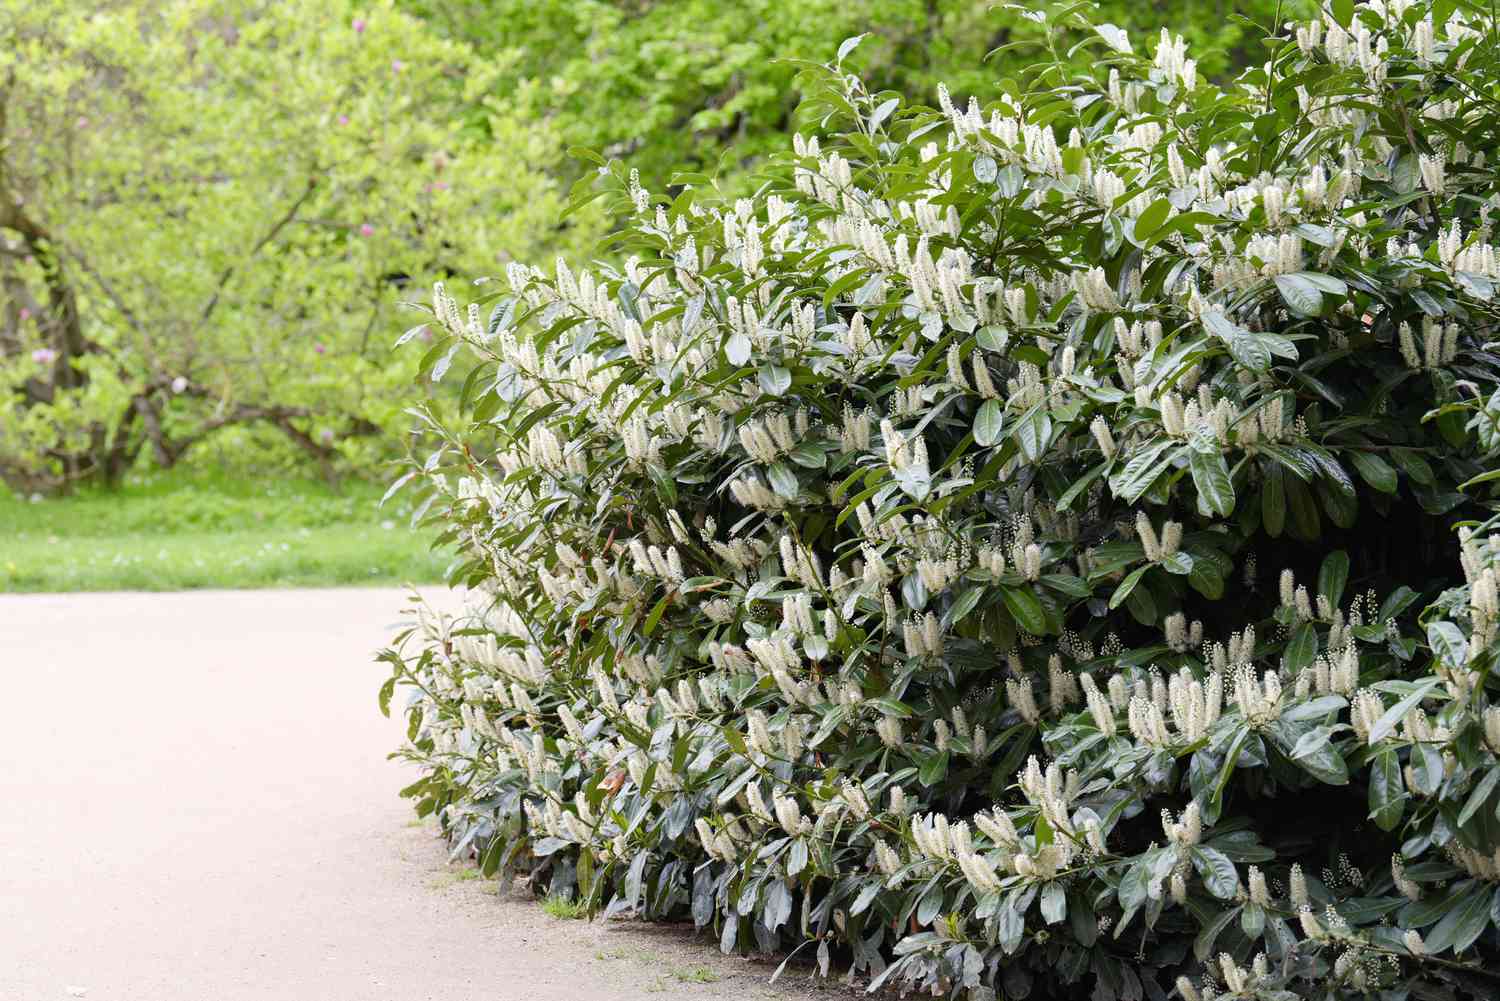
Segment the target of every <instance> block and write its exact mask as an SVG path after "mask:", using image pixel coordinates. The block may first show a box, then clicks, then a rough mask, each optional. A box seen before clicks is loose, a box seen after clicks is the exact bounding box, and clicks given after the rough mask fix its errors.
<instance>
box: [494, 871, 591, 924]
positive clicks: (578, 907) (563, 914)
mask: <svg viewBox="0 0 1500 1001" xmlns="http://www.w3.org/2000/svg"><path fill="white" fill-rule="evenodd" d="M474 871H475V872H476V873H477V872H478V871H479V870H477V869H476V870H474ZM542 910H543V911H545V912H546V913H547V914H548V915H549V916H551V917H554V918H557V919H558V920H559V921H577V920H578V919H579V918H583V917H587V916H588V908H587V907H585V906H584V905H583V904H582V903H580V902H579V901H577V900H571V899H569V898H568V897H563V896H551V897H548V898H547V899H546V900H543V901H542Z"/></svg>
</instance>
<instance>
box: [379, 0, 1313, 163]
mask: <svg viewBox="0 0 1500 1001" xmlns="http://www.w3.org/2000/svg"><path fill="white" fill-rule="evenodd" d="M403 6H404V7H405V9H407V10H409V11H412V12H413V13H416V14H419V15H420V16H422V17H424V18H426V19H427V20H429V21H430V22H431V23H432V24H433V25H434V26H435V27H437V28H438V29H439V30H441V31H443V32H445V33H447V34H448V35H450V36H451V37H455V38H461V39H463V40H465V41H467V42H469V43H471V44H472V45H473V46H474V47H475V48H476V49H479V50H480V51H483V52H486V53H492V54H494V56H495V57H496V59H497V61H498V62H500V63H501V64H502V65H503V66H504V70H503V71H502V73H501V74H500V76H499V77H497V82H498V83H500V84H501V86H502V87H503V88H505V89H506V90H507V91H508V92H509V93H510V94H511V95H513V97H514V98H515V99H516V100H518V101H520V102H521V103H522V104H523V105H524V106H526V107H528V108H530V109H532V110H533V112H534V113H535V114H536V116H537V117H538V118H542V117H546V118H549V119H550V120H552V121H555V123H556V125H557V129H558V132H559V134H560V135H561V137H562V138H563V140H564V141H565V142H566V143H568V144H569V145H574V146H583V147H587V148H589V149H596V150H601V151H603V152H605V153H606V155H608V156H611V157H617V158H621V159H623V160H624V161H626V162H627V163H628V164H629V165H630V166H632V167H635V168H637V169H639V170H640V171H641V174H642V177H643V179H644V181H645V182H646V183H647V184H648V185H662V184H665V183H666V182H667V181H668V180H669V179H670V178H671V177H672V175H673V174H675V173H677V172H678V171H682V170H688V171H713V170H716V169H717V168H719V167H720V166H721V165H722V166H723V167H724V168H725V173H726V175H728V182H729V184H730V185H731V186H732V187H745V186H748V184H749V183H750V180H751V177H750V174H749V172H748V171H747V170H746V169H745V168H747V167H748V166H749V165H750V164H752V163H753V162H756V161H758V160H759V159H761V158H763V157H764V156H765V155H766V154H768V153H771V152H775V151H779V150H781V149H784V148H785V147H786V144H787V142H788V141H789V138H790V132H791V130H792V127H793V125H794V123H795V121H796V114H795V112H796V109H797V105H798V99H799V95H798V91H797V89H796V87H795V85H794V78H795V76H796V73H797V66H796V61H797V60H813V61H816V62H824V61H827V60H829V59H831V58H833V55H834V51H835V49H837V47H838V44H839V42H840V41H841V40H842V39H844V38H848V37H850V36H852V35H856V34H860V33H868V34H869V37H868V38H866V40H865V42H864V43H863V44H862V45H861V46H860V48H859V54H858V57H857V58H856V59H855V60H854V63H855V64H856V65H857V66H858V67H859V68H860V71H861V73H862V75H863V76H864V78H865V80H866V81H867V83H868V84H869V86H870V87H871V89H873V90H877V91H878V90H886V89H890V90H896V91H899V92H901V93H902V94H905V95H908V96H911V97H914V98H919V99H926V100H932V99H934V96H935V92H936V91H935V89H936V87H937V84H938V83H939V82H942V83H944V84H946V85H947V86H948V88H949V89H950V90H951V91H952V92H953V93H954V95H955V96H957V97H958V98H959V99H960V100H966V99H967V98H968V97H969V96H970V95H973V96H976V97H978V98H979V99H980V100H987V99H991V98H993V97H995V96H996V95H997V94H999V92H1000V87H999V82H1000V80H1001V79H1002V78H1004V77H1007V76H1011V75H1014V74H1015V73H1016V71H1017V69H1018V67H1020V66H1022V65H1024V64H1025V63H1026V62H1027V61H1028V56H1027V53H1028V52H1030V53H1032V54H1034V52H1035V48H1034V46H1036V45H1042V44H1044V39H1045V32H1044V31H1042V30H1041V27H1040V24H1039V22H1037V21H1036V20H1035V17H1034V15H1032V14H1031V13H1030V12H1029V11H1028V9H1027V8H1026V7H1025V6H1022V5H991V4H987V3H975V2H973V0H748V2H745V0H664V2H661V0H628V2H616V0H403ZM1078 7H1080V8H1083V9H1089V10H1090V11H1091V13H1090V16H1091V17H1092V18H1093V19H1095V20H1096V21H1099V22H1113V23H1116V24H1119V25H1121V26H1124V27H1126V28H1131V29H1140V30H1145V31H1154V30H1156V29H1157V28H1159V27H1160V26H1161V25H1162V24H1167V25H1168V26H1169V27H1171V29H1172V30H1173V32H1175V33H1180V34H1182V35H1183V36H1184V37H1185V38H1186V39H1187V41H1188V44H1189V45H1190V46H1191V47H1192V49H1193V51H1194V52H1195V53H1196V54H1198V56H1199V58H1200V60H1201V65H1200V70H1201V72H1203V73H1204V74H1206V75H1208V76H1210V77H1219V76H1222V75H1224V74H1225V73H1227V72H1228V71H1229V70H1231V69H1235V68H1238V67H1241V66H1244V65H1246V64H1247V63H1249V62H1252V61H1255V60H1258V59H1263V58H1264V57H1265V53H1264V51H1263V50H1261V48H1260V45H1259V41H1258V40H1259V38H1260V34H1259V33H1258V32H1257V30H1256V29H1255V28H1254V27H1253V23H1254V22H1259V23H1261V24H1266V23H1269V22H1270V21H1271V20H1272V18H1273V16H1274V15H1275V13H1276V12H1277V11H1278V9H1279V10H1280V11H1281V14H1282V16H1283V17H1284V18H1286V17H1291V16H1293V15H1294V14H1295V15H1297V16H1306V15H1307V14H1308V13H1309V12H1310V11H1311V10H1312V9H1313V8H1314V5H1313V4H1311V3H1310V2H1308V0H1283V2H1282V3H1280V4H1278V3H1277V0H1236V2H1232V3H1227V2H1224V0H1215V2H1205V3H1191V4H1182V3H1176V4H1173V3H1164V2H1155V3H1130V2H1126V0H1106V2H1104V3H1101V4H1097V5H1093V4H1079V5H1078ZM1018 43H1020V44H1021V46H1022V48H1021V51H1019V52H1017V51H1015V50H1013V49H1011V48H1008V46H1013V45H1017V44H1018ZM1028 43H1029V44H1028ZM997 49H998V50H999V51H995V50H997ZM991 53H993V55H991V56H990V58H988V59H986V58H985V57H986V56H987V55H989V54H991ZM1065 55H1066V56H1067V57H1068V58H1071V59H1077V60H1078V61H1079V62H1080V63H1082V62H1083V61H1085V60H1087V59H1089V58H1091V54H1090V53H1088V52H1087V51H1084V52H1080V53H1077V54H1072V53H1066V54H1065Z"/></svg>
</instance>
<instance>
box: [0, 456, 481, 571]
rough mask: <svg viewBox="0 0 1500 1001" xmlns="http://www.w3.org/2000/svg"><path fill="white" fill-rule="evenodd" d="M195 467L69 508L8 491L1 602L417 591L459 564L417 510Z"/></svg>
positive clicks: (357, 494) (142, 479) (76, 496)
mask: <svg viewBox="0 0 1500 1001" xmlns="http://www.w3.org/2000/svg"><path fill="white" fill-rule="evenodd" d="M185 468H186V467H179V468H178V469H177V470H174V471H172V472H170V473H158V472H152V473H146V474H141V473H137V474H131V475H129V476H127V477H126V478H125V480H124V481H123V482H122V483H121V484H120V485H119V486H118V488H116V489H111V490H105V489H101V488H97V487H90V488H85V489H81V490H79V491H77V492H75V493H73V494H71V495H69V496H66V497H43V496H42V495H40V494H38V495H35V497H34V498H33V496H31V495H12V494H10V493H8V492H6V491H5V490H4V488H3V487H0V539H4V540H5V544H4V546H3V547H0V591H125V590H132V591H134V590H144V591H165V590H178V589H182V588H195V587H216V588H225V587H292V586H301V587H313V586H328V585H334V584H385V585H392V584H396V585H400V584H408V583H412V584H418V583H426V582H429V581H435V580H439V579H441V577H442V573H443V569H444V568H445V567H446V566H447V564H448V562H449V561H450V560H451V558H452V557H451V554H449V553H447V552H444V551H442V550H438V551H433V550H431V549H430V547H429V539H428V538H426V537H424V536H423V535H421V534H419V533H416V532H413V531H412V530H411V529H410V528H409V527H408V521H409V519H410V517H411V514H412V510H411V505H410V504H409V503H405V502H402V501H401V499H399V498H396V499H393V500H391V501H390V502H388V503H387V504H386V505H385V506H384V507H381V506H380V497H381V491H380V490H378V489H377V488H375V487H373V486H371V485H369V484H366V483H363V482H361V481H358V480H351V481H349V482H347V483H346V484H344V486H343V487H342V488H341V490H340V491H339V492H337V493H335V492H334V491H333V490H331V489H330V488H329V487H328V486H327V485H326V484H324V483H320V482H316V481H310V480H300V479H294V478H273V479H270V480H259V481H249V480H232V479H226V478H224V477H221V476H215V475H206V474H203V473H192V474H189V473H188V472H186V471H185Z"/></svg>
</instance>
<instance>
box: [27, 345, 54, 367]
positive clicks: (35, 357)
mask: <svg viewBox="0 0 1500 1001" xmlns="http://www.w3.org/2000/svg"><path fill="white" fill-rule="evenodd" d="M31 360H32V361H34V362H36V363H37V364H38V365H51V364H52V363H53V362H55V361H57V352H56V351H53V350H52V349H51V348H37V349H36V350H35V351H33V352H31Z"/></svg>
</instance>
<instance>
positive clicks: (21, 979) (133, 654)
mask: <svg viewBox="0 0 1500 1001" xmlns="http://www.w3.org/2000/svg"><path fill="white" fill-rule="evenodd" d="M401 604H402V594H401V593H400V592H398V591H392V590H337V591H274V592H268V591H241V592H191V593H183V594H80V595H0V680H3V688H0V690H3V692H4V694H5V710H4V719H3V723H0V999H3V1001H47V999H53V998H68V997H83V998H86V999H87V1001H252V999H253V1001H673V999H688V998H691V999H704V998H736V999H783V998H806V997H812V996H818V997H824V998H831V997H835V996H839V997H847V996H848V993H847V991H846V990H845V989H842V988H839V987H837V986H836V985H833V984H828V983H826V982H822V981H810V980H808V978H807V975H806V973H805V972H800V971H789V973H788V974H787V975H786V976H784V977H783V979H782V980H781V981H779V982H778V983H777V984H776V985H775V986H767V980H768V978H769V977H770V974H771V972H772V971H773V970H774V968H775V967H774V965H769V964H765V963H759V962H746V961H744V960H740V959H737V958H732V957H724V956H722V955H720V953H719V951H718V948H717V944H716V943H715V942H713V941H712V940H711V939H695V938H693V937H692V936H691V934H690V933H688V932H684V931H683V930H681V929H662V928H653V927H647V926H644V925H641V924H638V923H634V922H610V923H607V924H606V923H600V922H595V923H592V924H591V923H587V922H583V921H567V920H558V919H555V918H552V917H550V916H548V915H547V914H545V913H544V912H543V911H542V910H541V908H540V907H538V906H537V905H536V904H535V903H534V902H532V901H530V900H529V899H523V898H521V897H518V896H517V895H515V894H513V893H509V894H506V895H504V896H503V897H502V896H500V895H498V894H497V889H498V887H497V884H496V883H495V882H493V881H487V880H480V879H474V878H471V877H472V875H473V870H472V867H470V866H467V865H462V864H455V865H453V866H450V865H449V864H448V862H447V852H446V849H445V847H444V845H443V843H442V841H441V840H440V839H438V838H437V837H436V836H435V835H434V833H433V831H432V829H431V827H429V826H426V825H422V824H417V823H415V822H414V821H413V820H412V814H411V812H410V809H409V806H408V804H407V803H406V802H405V801H403V800H399V799H397V798H396V790H397V789H399V788H400V787H401V786H403V785H405V784H406V783H407V782H409V781H410V780H411V774H410V773H409V772H408V771H407V770H406V768H405V766H403V765H401V764H400V763H398V762H390V761H387V760H386V759H385V755H386V753H387V752H388V751H389V750H390V749H391V748H392V747H394V746H395V744H396V742H397V740H398V728H399V724H398V723H396V722H393V721H390V720H386V719H384V718H383V717H381V716H380V714H379V712H378V711H377V710H376V708H375V691H376V689H377V688H378V687H379V684H380V681H381V680H382V678H383V676H384V667H383V666H382V665H377V664H374V663H373V662H372V661H371V652H372V651H373V650H374V649H376V648H377V647H379V646H381V645H383V641H384V638H385V636H386V635H387V632H386V631H387V630H388V628H389V627H390V626H391V625H392V624H394V623H395V622H397V621H398V618H399V616H398V615H397V614H396V610H397V609H398V608H400V607H401Z"/></svg>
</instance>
